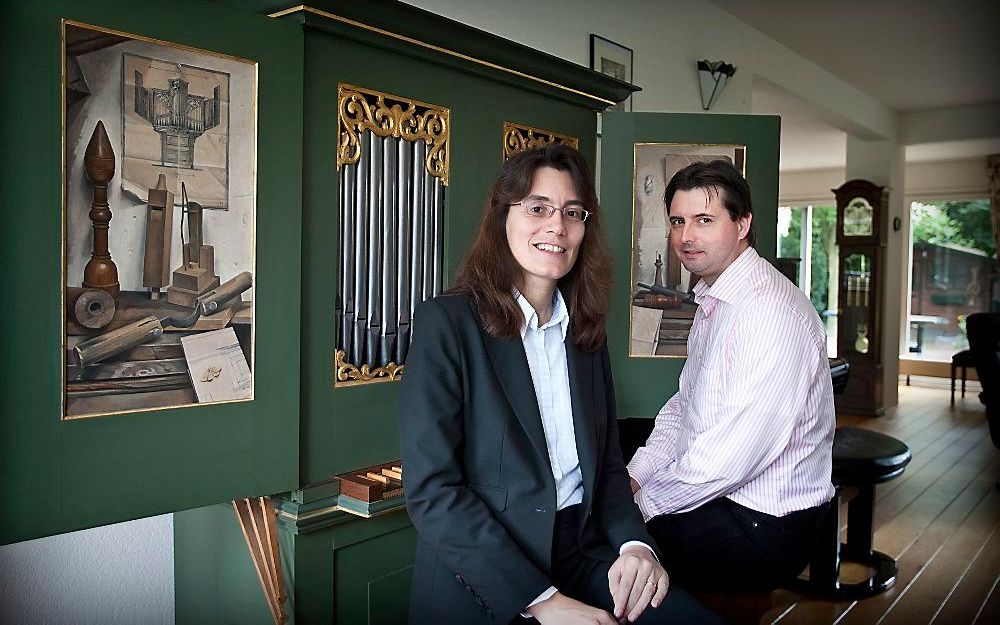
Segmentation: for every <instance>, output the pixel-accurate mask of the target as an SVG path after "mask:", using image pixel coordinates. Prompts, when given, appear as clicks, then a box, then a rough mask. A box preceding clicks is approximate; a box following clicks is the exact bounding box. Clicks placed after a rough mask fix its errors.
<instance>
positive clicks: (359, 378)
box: [334, 349, 405, 386]
mask: <svg viewBox="0 0 1000 625" xmlns="http://www.w3.org/2000/svg"><path fill="white" fill-rule="evenodd" d="M404 366H405V365H397V364H396V363H394V362H390V363H389V364H387V365H386V366H384V367H376V368H374V369H372V367H371V365H367V364H365V365H361V368H358V367H356V366H354V365H352V364H351V363H349V362H347V353H346V352H345V351H344V350H342V349H338V350H337V354H336V362H335V364H334V374H335V375H336V380H334V383H335V384H337V385H338V386H349V385H351V384H364V383H366V382H390V381H392V380H398V379H400V378H402V377H403V367H404Z"/></svg>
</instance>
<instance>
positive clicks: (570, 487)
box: [514, 289, 656, 618]
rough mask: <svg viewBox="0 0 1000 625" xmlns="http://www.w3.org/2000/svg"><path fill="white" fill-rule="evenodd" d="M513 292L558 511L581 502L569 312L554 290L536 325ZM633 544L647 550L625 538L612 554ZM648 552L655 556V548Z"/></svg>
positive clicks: (545, 594) (526, 306) (540, 597)
mask: <svg viewBox="0 0 1000 625" xmlns="http://www.w3.org/2000/svg"><path fill="white" fill-rule="evenodd" d="M514 296H515V298H516V299H517V304H518V306H520V307H521V312H522V313H523V314H524V319H525V323H524V325H523V326H521V342H522V343H523V344H524V355H525V356H527V358H528V371H529V373H530V374H531V384H532V386H533V387H534V389H535V398H536V399H537V400H538V412H539V413H540V414H541V416H542V429H543V430H544V431H545V447H546V449H547V450H548V453H549V466H550V467H551V469H552V477H553V478H554V479H555V483H556V509H557V510H562V509H563V508H565V507H567V506H572V505H574V504H578V503H581V502H582V501H583V473H582V472H581V471H580V456H579V455H578V454H577V450H576V430H575V428H574V426H573V403H572V396H571V395H570V390H569V367H568V364H567V360H566V332H567V330H568V329H569V311H568V310H567V309H566V302H565V301H564V300H563V296H562V293H560V292H559V289H556V292H555V295H554V296H553V298H552V317H551V318H550V319H549V320H548V322H547V323H545V324H543V325H542V327H538V313H536V312H535V309H534V308H533V307H532V306H531V303H530V302H528V300H527V298H525V297H524V295H522V294H521V293H519V292H517V291H515V292H514ZM633 545H641V546H642V547H645V548H646V549H649V551H650V552H652V551H653V550H652V549H651V548H650V546H649V545H647V544H645V543H642V542H638V541H634V540H630V541H628V542H626V543H625V544H623V545H620V546H619V548H618V553H619V554H621V552H622V551H624V550H625V548H626V547H631V546H633ZM653 557H656V554H655V553H654V554H653ZM556 590H557V589H556V587H555V586H550V587H549V588H547V589H546V590H545V591H544V592H542V594H540V595H538V597H537V598H536V599H535V600H534V601H532V602H531V604H529V605H528V607H529V608H530V607H531V606H533V605H535V604H537V603H541V602H542V601H545V600H546V599H548V598H549V597H551V596H552V595H554V594H555V593H556ZM521 616H523V617H525V618H531V615H530V614H529V613H527V612H522V613H521Z"/></svg>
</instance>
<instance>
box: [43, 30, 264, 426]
mask: <svg viewBox="0 0 1000 625" xmlns="http://www.w3.org/2000/svg"><path fill="white" fill-rule="evenodd" d="M63 35H64V37H63V42H64V44H63V45H64V48H63V53H64V58H63V62H64V69H65V72H64V74H65V76H66V79H65V83H64V97H63V107H64V109H63V110H64V114H65V125H64V131H65V136H64V146H65V168H64V185H65V188H64V194H63V197H64V206H63V215H64V229H63V234H64V237H63V259H64V270H63V276H64V289H65V290H64V293H65V297H64V307H63V319H64V328H65V340H64V344H63V352H62V359H63V363H64V387H63V417H64V418H79V417H92V416H98V415H108V414H120V413H126V412H135V411H142V410H160V409H165V408H175V407H180V406H189V405H195V404H204V403H213V402H221V401H240V400H247V399H253V374H252V370H253V366H252V365H253V361H254V358H253V355H254V350H253V345H254V328H253V320H254V302H253V300H254V292H255V290H256V286H257V285H256V284H255V279H254V269H255V268H254V245H255V231H254V228H255V226H254V223H255V202H256V192H255V189H256V182H255V180H256V85H257V81H256V76H257V67H256V63H255V62H253V61H249V60H242V59H235V58H232V57H221V56H219V55H215V54H213V53H210V52H205V51H199V50H195V49H191V48H187V47H180V46H174V45H172V44H169V43H164V42H157V41H152V40H148V39H144V38H142V37H140V36H132V35H127V34H125V33H121V32H116V31H111V30H107V29H103V28H100V27H96V26H87V25H82V24H77V23H72V22H65V23H64V24H63Z"/></svg>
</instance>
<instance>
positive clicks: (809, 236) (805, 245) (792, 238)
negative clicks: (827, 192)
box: [778, 204, 839, 356]
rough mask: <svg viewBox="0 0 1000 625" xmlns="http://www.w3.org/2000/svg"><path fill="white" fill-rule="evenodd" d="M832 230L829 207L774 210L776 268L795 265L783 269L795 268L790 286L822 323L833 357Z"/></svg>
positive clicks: (834, 246)
mask: <svg viewBox="0 0 1000 625" xmlns="http://www.w3.org/2000/svg"><path fill="white" fill-rule="evenodd" d="M836 227H837V207H836V206H834V205H833V204H830V205H823V206H814V205H807V206H781V207H779V208H778V264H779V266H780V265H782V264H783V261H797V262H793V263H788V265H786V266H794V267H795V271H794V272H792V275H793V276H795V278H796V279H795V280H794V282H795V283H796V284H797V285H798V286H799V288H800V289H802V291H803V292H804V293H805V294H806V295H808V296H809V299H810V300H811V301H812V303H813V307H814V308H816V312H817V313H819V315H820V317H821V318H822V319H823V323H824V325H825V326H826V336H827V353H828V355H829V356H836V354H837V344H836V341H837V288H836V285H837V263H838V258H839V257H838V254H837V233H836ZM786 275H788V274H787V273H786ZM789 277H791V276H789ZM831 286H832V288H831Z"/></svg>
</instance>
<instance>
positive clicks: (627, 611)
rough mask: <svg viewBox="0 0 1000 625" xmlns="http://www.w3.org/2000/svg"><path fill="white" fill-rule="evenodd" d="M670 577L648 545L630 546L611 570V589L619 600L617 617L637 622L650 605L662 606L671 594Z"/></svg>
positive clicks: (609, 585)
mask: <svg viewBox="0 0 1000 625" xmlns="http://www.w3.org/2000/svg"><path fill="white" fill-rule="evenodd" d="M669 587H670V579H669V578H668V577H667V572H666V571H664V570H663V567H662V566H660V565H659V563H657V561H656V558H654V557H653V554H652V552H650V551H649V549H646V548H645V547H641V546H639V545H634V546H632V547H626V548H625V549H624V550H623V551H622V554H621V555H620V556H619V557H618V559H617V560H615V563H614V564H612V565H611V570H609V571H608V588H609V589H610V590H611V597H612V598H613V599H614V601H615V618H619V619H621V618H624V619H626V620H628V621H635V620H636V619H637V618H639V615H640V614H642V612H643V610H645V609H646V606H650V605H651V606H653V607H654V608H655V607H658V606H659V605H660V603H662V602H663V598H664V597H666V596H667V589H668V588H669Z"/></svg>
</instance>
